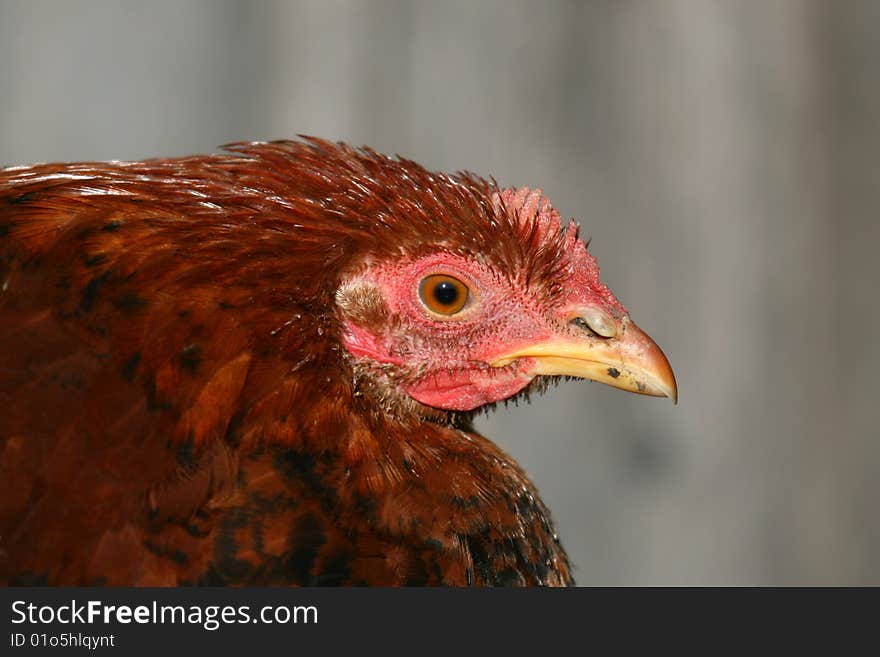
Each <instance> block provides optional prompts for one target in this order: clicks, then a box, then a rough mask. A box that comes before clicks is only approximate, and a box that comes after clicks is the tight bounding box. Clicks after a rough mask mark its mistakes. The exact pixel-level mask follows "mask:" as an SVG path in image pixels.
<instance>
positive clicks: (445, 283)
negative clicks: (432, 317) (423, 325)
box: [419, 274, 468, 316]
mask: <svg viewBox="0 0 880 657" xmlns="http://www.w3.org/2000/svg"><path fill="white" fill-rule="evenodd" d="M419 297H421V299H422V303H424V304H425V305H426V306H427V307H428V309H429V310H431V311H433V312H435V313H437V314H438V315H447V316H448V315H454V314H455V313H457V312H459V311H460V310H461V309H462V308H464V305H465V304H466V303H467V300H468V288H467V285H465V284H464V283H462V282H461V281H460V280H458V279H457V278H454V277H452V276H448V275H446V274H432V275H431V276H426V277H425V278H424V279H422V282H421V284H420V285H419Z"/></svg>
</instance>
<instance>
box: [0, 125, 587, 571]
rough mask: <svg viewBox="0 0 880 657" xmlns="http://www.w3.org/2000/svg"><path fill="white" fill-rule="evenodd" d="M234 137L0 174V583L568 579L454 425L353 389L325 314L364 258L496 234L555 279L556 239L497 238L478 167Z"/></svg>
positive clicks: (503, 461)
mask: <svg viewBox="0 0 880 657" xmlns="http://www.w3.org/2000/svg"><path fill="white" fill-rule="evenodd" d="M231 151H232V153H231V154H224V155H217V156H205V157H192V158H179V159H167V160H153V161H147V162H131V163H84V164H53V165H38V166H33V167H15V168H10V169H5V170H0V288H2V291H0V485H2V488H3V490H4V494H3V497H2V501H0V580H2V581H5V582H7V583H10V584H29V583H45V584H72V585H78V584H110V585H129V584H133V585H177V584H238V585H282V584H284V585H287V584H291V585H311V584H314V585H319V584H320V585H348V584H353V585H357V584H368V585H406V584H413V585H425V584H446V585H536V584H546V585H561V584H570V583H571V576H570V574H569V566H568V562H567V559H566V556H565V553H564V551H563V550H562V548H561V546H560V545H559V543H558V541H557V539H556V536H555V533H554V531H553V527H552V525H551V522H550V519H549V514H548V512H547V509H546V508H545V507H544V505H543V504H542V502H541V501H540V499H539V498H538V495H537V493H536V491H535V489H534V487H533V485H532V484H531V483H530V482H529V480H528V479H527V477H526V476H525V475H524V473H523V472H522V471H521V470H520V468H519V467H518V466H517V465H516V464H515V463H514V462H513V461H512V460H511V459H510V457H508V456H507V455H506V454H504V453H503V452H502V451H501V450H499V449H498V448H497V447H496V446H495V445H494V444H493V443H491V442H489V441H488V440H486V439H484V438H483V437H481V436H479V435H477V434H476V433H475V432H474V431H473V429H472V428H471V427H470V425H469V423H468V421H467V419H466V417H462V416H459V415H456V416H453V415H451V414H445V413H438V414H437V415H436V416H433V417H426V416H423V415H419V414H416V413H408V412H403V411H402V410H401V409H394V408H391V409H386V408H382V407H379V406H377V405H376V403H375V399H374V398H373V397H371V396H370V395H369V394H367V395H364V394H360V393H359V392H358V390H357V389H356V387H355V383H354V381H355V378H356V377H355V375H354V374H355V373H354V372H353V371H352V367H351V365H350V364H349V362H348V360H347V358H346V357H345V355H344V353H343V351H342V349H341V346H340V342H339V339H338V335H339V325H338V324H339V318H338V317H337V314H336V311H335V306H334V294H335V291H336V289H337V287H338V285H339V282H340V280H341V277H342V276H343V275H344V274H345V272H347V271H348V270H349V269H350V268H351V267H353V266H355V265H356V263H358V262H359V261H361V260H363V259H364V258H393V257H395V255H396V254H400V253H403V252H409V253H414V252H418V250H419V249H427V248H431V247H436V246H437V245H443V246H444V248H456V249H460V250H462V251H463V252H466V251H474V250H481V249H482V250H484V249H485V247H486V241H487V235H488V234H491V235H492V236H493V238H492V239H493V242H492V247H491V249H490V251H489V254H488V256H489V257H490V258H492V259H493V260H494V261H495V262H496V263H497V264H498V266H499V268H501V269H505V270H508V271H519V270H523V269H525V270H528V271H530V272H532V273H531V275H533V276H535V277H537V278H540V277H542V276H544V277H548V278H549V277H552V267H553V266H554V262H555V261H556V260H555V258H556V254H555V251H556V250H557V249H561V248H562V242H563V239H564V235H562V233H561V232H560V231H556V233H558V235H557V236H556V237H548V236H546V235H544V236H534V235H533V236H532V237H531V238H528V239H524V238H523V236H522V231H521V229H520V227H519V224H515V225H510V226H507V227H506V228H505V229H503V230H499V229H498V227H499V225H500V224H502V223H503V222H506V221H507V222H509V221H510V220H509V219H508V218H507V214H506V213H499V212H497V209H496V208H495V207H493V204H492V201H491V197H492V193H493V192H494V191H495V187H494V185H492V184H490V183H488V182H486V181H484V180H482V179H479V178H477V177H475V176H471V175H465V174H462V175H457V176H448V175H445V174H436V173H431V172H428V171H426V170H425V169H423V168H421V167H420V166H418V165H416V164H414V163H412V162H409V161H406V160H399V159H392V158H388V157H385V156H381V155H378V154H376V153H374V152H372V151H369V150H355V149H352V148H349V147H347V146H342V145H335V144H330V143H327V142H323V141H319V140H307V141H304V142H278V143H271V144H243V145H236V146H233V147H231ZM518 231H519V232H518ZM499 236H500V237H499ZM527 237H528V236H527ZM539 238H540V239H539ZM530 239H531V241H532V242H535V240H538V242H540V244H541V245H542V248H529V246H528V245H529V243H530V242H529V240H530ZM535 243H537V242H535Z"/></svg>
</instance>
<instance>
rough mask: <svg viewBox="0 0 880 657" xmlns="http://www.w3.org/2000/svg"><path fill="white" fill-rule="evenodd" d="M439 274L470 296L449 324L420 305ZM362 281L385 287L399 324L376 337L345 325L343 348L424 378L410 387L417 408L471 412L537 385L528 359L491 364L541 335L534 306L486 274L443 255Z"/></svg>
mask: <svg viewBox="0 0 880 657" xmlns="http://www.w3.org/2000/svg"><path fill="white" fill-rule="evenodd" d="M437 273H442V274H446V275H450V276H454V277H455V278H457V279H458V280H460V281H462V282H463V283H464V284H465V285H466V286H467V287H468V290H469V292H468V294H469V297H470V298H469V301H468V304H467V305H466V306H465V308H464V309H463V310H462V311H461V312H460V313H457V314H455V315H454V316H452V317H449V318H444V317H441V316H438V315H436V314H433V313H431V312H430V311H428V310H427V309H426V308H425V307H424V305H423V303H422V302H421V300H420V299H419V295H418V289H419V284H420V283H421V281H422V280H423V279H424V278H425V277H426V276H429V275H432V274H437ZM361 280H362V281H363V282H364V283H367V284H370V285H375V286H378V287H379V289H380V291H381V293H382V297H383V299H384V300H385V303H386V304H387V306H388V310H389V311H390V314H391V315H392V316H393V317H394V318H395V319H396V320H397V321H395V322H393V323H392V325H393V326H394V328H393V329H390V330H389V331H388V332H379V333H378V334H377V333H375V332H373V331H372V330H369V329H366V328H363V327H360V326H357V325H355V324H353V323H351V322H346V325H345V331H344V335H343V342H344V344H345V347H346V349H347V350H348V352H349V353H351V354H352V355H353V356H355V357H357V358H362V359H367V360H371V361H374V362H378V363H382V364H389V365H396V366H402V367H409V368H413V369H420V370H423V371H425V374H424V376H422V377H421V378H419V379H418V380H416V381H414V382H410V383H406V384H404V390H406V392H407V394H409V395H410V396H411V397H412V398H413V399H415V400H416V401H418V402H420V403H422V404H425V405H426V406H432V407H434V408H442V409H446V410H457V411H469V410H472V409H474V408H477V407H479V406H483V405H485V404H489V403H492V402H496V401H499V400H502V399H506V398H508V397H511V396H513V395H515V394H516V393H518V392H519V391H520V390H522V389H523V388H524V387H526V386H527V385H528V384H529V382H530V381H531V380H532V378H533V377H532V376H531V375H529V374H527V373H526V372H527V369H528V367H529V365H530V363H529V362H527V361H525V360H521V361H519V362H517V363H514V364H511V365H508V366H507V367H503V368H493V367H491V366H489V364H488V363H489V362H491V360H493V358H494V357H496V356H497V355H499V354H500V353H501V351H503V350H506V349H509V348H510V347H511V346H512V345H515V344H516V343H517V342H518V341H522V342H527V341H528V340H530V339H534V338H535V337H536V331H537V330H538V329H539V326H538V325H537V323H536V322H535V315H536V312H535V311H533V310H531V311H530V307H529V303H528V301H527V300H526V299H525V298H523V296H522V295H521V294H520V292H519V291H518V290H516V289H514V288H512V286H511V283H510V282H509V281H508V280H506V279H504V278H499V277H498V276H496V275H494V274H493V273H492V272H491V270H489V269H488V267H485V266H484V265H481V264H478V263H475V262H474V261H472V260H468V259H465V258H462V257H460V256H455V255H452V254H445V253H440V254H436V255H434V256H429V257H427V258H423V259H421V260H417V261H409V262H397V263H393V264H389V265H386V266H379V267H376V268H372V269H371V270H370V271H369V272H368V274H367V275H365V276H363V277H362V279H361Z"/></svg>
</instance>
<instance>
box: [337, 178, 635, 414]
mask: <svg viewBox="0 0 880 657" xmlns="http://www.w3.org/2000/svg"><path fill="white" fill-rule="evenodd" d="M502 198H503V199H504V201H505V203H506V205H507V206H508V208H509V211H515V210H516V209H519V210H521V211H523V212H522V215H523V216H530V217H537V221H539V222H541V225H540V226H539V231H538V232H539V235H538V237H539V238H542V237H543V238H544V239H546V238H547V237H548V236H549V233H550V231H552V230H554V229H555V230H556V231H557V235H558V231H559V230H560V223H559V219H558V215H557V214H556V212H555V211H554V210H553V209H552V207H550V205H549V203H548V202H547V201H546V199H545V198H544V197H543V196H541V195H540V192H539V191H538V192H530V190H523V189H520V190H507V191H506V192H504V193H503V197H502ZM530 204H531V207H530ZM510 208H513V209H512V210H511V209H510ZM576 230H577V229H576V227H574V226H573V224H572V225H570V226H569V228H568V229H567V233H566V250H565V252H564V254H563V256H562V259H563V260H564V261H563V262H560V263H559V267H558V268H557V271H558V272H559V275H558V280H557V281H553V283H554V285H552V286H548V285H547V281H535V282H529V281H527V280H525V279H527V278H528V277H527V276H526V275H525V272H521V271H514V272H508V271H499V269H497V268H496V267H494V266H493V265H492V264H491V263H489V262H485V261H482V260H481V259H480V258H478V257H473V256H468V255H460V254H456V253H451V252H448V251H445V250H443V249H442V247H441V248H438V250H437V251H436V252H434V253H431V254H429V255H426V256H422V257H405V258H402V259H401V260H400V261H397V262H382V263H377V264H374V265H372V266H369V267H367V268H366V269H365V270H363V271H361V272H360V273H359V274H357V275H356V276H355V277H354V278H352V279H350V280H349V281H348V282H347V283H346V286H350V287H361V286H363V287H368V288H374V289H376V290H378V292H379V295H380V296H381V298H382V300H383V302H384V305H385V309H386V311H387V314H388V317H389V321H387V322H383V324H382V327H381V328H380V329H378V330H377V329H372V330H371V329H369V328H366V327H362V326H359V325H357V324H356V323H355V322H352V321H345V322H344V327H345V330H344V332H343V343H344V345H345V347H346V349H347V350H348V352H349V353H350V354H351V355H353V356H354V357H355V358H357V359H361V360H364V361H366V362H371V363H376V364H379V365H384V366H386V371H389V372H390V373H391V378H392V379H395V378H396V379H398V380H399V382H400V385H401V387H402V388H403V389H404V390H405V392H406V393H407V394H408V395H409V396H410V397H412V398H413V399H415V400H416V401H418V402H420V403H421V404H424V405H426V406H431V407H435V408H440V409H445V410H453V411H469V410H472V409H475V408H477V407H479V406H483V405H485V404H489V403H493V402H497V401H500V400H503V399H507V398H508V397H511V396H513V395H515V394H516V393H518V392H520V391H521V390H522V389H523V388H525V387H526V386H527V385H528V384H529V383H530V382H531V380H532V378H533V376H532V375H530V374H529V370H530V368H531V365H532V362H531V360H530V359H520V360H518V361H514V362H513V363H511V364H510V365H507V366H505V367H500V368H493V367H491V366H490V365H489V363H491V362H493V361H494V360H496V359H498V358H499V357H501V356H503V355H504V354H505V353H510V352H511V351H513V350H515V349H517V348H520V347H522V346H525V345H527V344H531V343H535V342H540V341H544V340H548V339H551V338H553V337H558V336H577V335H578V334H579V333H580V332H581V331H582V329H579V328H577V327H575V326H572V325H571V320H572V319H573V318H574V317H576V316H577V315H578V309H583V308H585V307H592V308H598V309H600V310H601V311H602V312H604V313H605V314H606V315H607V316H608V317H610V318H612V320H613V321H617V320H619V319H620V318H621V317H622V316H623V315H624V314H625V310H624V309H623V307H622V306H621V305H620V303H619V302H618V301H617V299H616V298H615V297H614V296H613V295H612V294H611V292H610V290H608V288H607V287H606V286H605V285H603V284H602V283H601V282H600V281H599V268H598V266H597V264H596V260H595V258H594V257H593V256H592V255H590V254H589V253H588V252H587V250H586V246H585V244H584V243H583V242H582V241H581V240H579V239H577V238H576ZM432 274H446V275H449V276H453V277H455V278H457V279H459V280H460V281H462V282H463V283H464V284H465V285H466V286H467V287H468V289H469V296H468V302H467V304H466V305H465V307H464V308H463V309H462V310H461V311H459V312H458V313H456V314H454V315H451V316H443V315H439V314H437V313H435V312H432V311H431V310H430V309H428V307H427V306H426V305H425V304H424V302H423V301H422V300H421V299H420V296H419V284H420V283H421V281H422V280H423V279H424V278H425V277H426V276H429V275H432ZM389 366H390V367H389Z"/></svg>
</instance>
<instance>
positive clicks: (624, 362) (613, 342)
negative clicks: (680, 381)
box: [490, 318, 678, 403]
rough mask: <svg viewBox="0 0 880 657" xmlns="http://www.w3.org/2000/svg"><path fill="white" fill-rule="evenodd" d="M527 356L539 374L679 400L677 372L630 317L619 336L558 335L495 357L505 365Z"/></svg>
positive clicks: (494, 363)
mask: <svg viewBox="0 0 880 657" xmlns="http://www.w3.org/2000/svg"><path fill="white" fill-rule="evenodd" d="M520 358H528V359H531V361H532V362H533V363H534V364H533V365H532V367H531V368H530V369H529V370H528V372H529V373H530V374H532V375H534V376H537V375H540V374H543V375H557V376H576V377H579V378H583V379H592V380H593V381H599V382H600V383H607V384H608V385H610V386H614V387H615V388H620V389H621V390H628V391H630V392H637V393H640V394H643V395H653V396H655V397H669V398H670V399H672V401H673V402H675V403H678V387H677V386H676V384H675V374H673V373H672V368H671V367H670V365H669V361H668V360H667V359H666V356H665V355H664V354H663V351H661V349H660V347H658V346H657V344H656V343H655V342H654V341H653V340H652V339H651V338H650V337H648V335H647V334H646V333H645V332H644V331H642V330H641V329H640V328H639V327H638V326H636V325H635V324H633V323H632V321H630V320H629V319H628V318H626V319H624V321H623V322H622V324H621V325H620V331H619V332H618V334H617V335H616V336H615V337H611V338H603V337H583V338H575V337H556V338H551V339H549V340H545V341H541V342H536V343H533V344H528V345H525V346H523V347H520V348H518V349H515V350H514V351H511V352H510V353H506V354H504V355H503V356H500V357H498V358H496V359H495V360H494V361H492V362H491V363H490V365H492V367H503V366H504V365H508V364H510V363H511V362H513V361H514V360H517V359H520Z"/></svg>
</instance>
